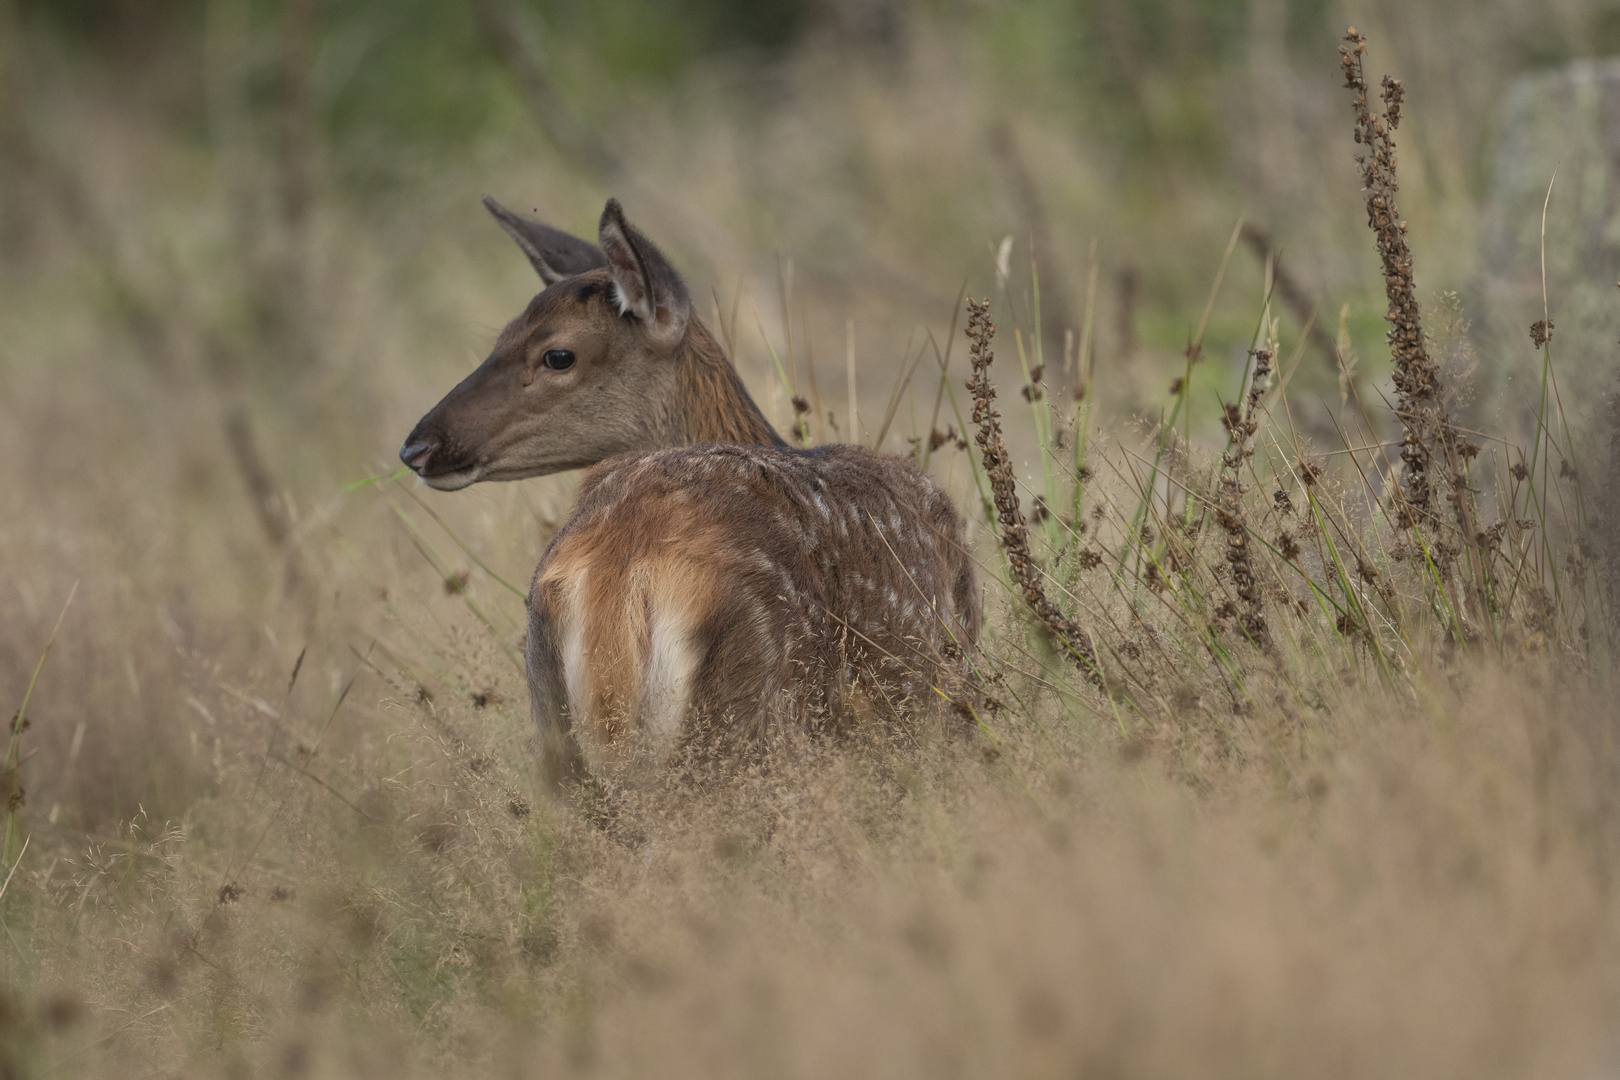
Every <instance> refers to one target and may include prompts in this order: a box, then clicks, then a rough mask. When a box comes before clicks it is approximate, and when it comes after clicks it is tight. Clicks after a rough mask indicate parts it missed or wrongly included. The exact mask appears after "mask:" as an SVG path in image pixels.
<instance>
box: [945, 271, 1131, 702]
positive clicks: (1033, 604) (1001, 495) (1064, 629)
mask: <svg viewBox="0 0 1620 1080" xmlns="http://www.w3.org/2000/svg"><path fill="white" fill-rule="evenodd" d="M967 305H968V322H967V336H968V340H969V341H970V342H972V346H971V349H970V352H969V359H970V362H971V364H972V366H973V375H972V377H971V378H969V379H968V381H967V388H968V392H969V393H971V394H972V395H973V423H974V425H975V426H976V427H977V428H978V431H977V433H976V434H975V435H974V441H975V442H977V443H978V444H979V453H980V455H981V456H982V458H983V459H984V471H985V474H986V475H987V476H988V477H989V479H990V489H991V492H992V493H993V495H994V499H995V508H996V520H997V521H999V522H1000V524H1001V532H1000V534H999V537H998V539H999V540H1000V542H1001V548H1002V550H1003V551H1004V552H1006V555H1007V565H1008V566H1009V567H1011V569H1012V574H1013V580H1014V582H1015V584H1016V586H1017V589H1018V592H1019V595H1021V596H1022V597H1023V599H1024V602H1025V603H1026V604H1028V605H1029V608H1030V610H1031V611H1033V612H1034V613H1035V618H1036V619H1037V620H1039V622H1040V624H1041V626H1042V627H1043V628H1044V629H1045V630H1046V632H1047V633H1048V634H1051V635H1052V636H1053V637H1054V638H1056V639H1057V640H1058V641H1059V642H1060V643H1061V646H1062V648H1063V650H1064V651H1065V652H1067V653H1068V655H1069V657H1070V658H1071V659H1072V660H1073V661H1074V662H1075V663H1076V664H1077V665H1079V667H1080V669H1081V670H1082V671H1083V672H1085V673H1086V677H1087V678H1088V679H1090V680H1091V681H1093V682H1094V683H1099V684H1100V682H1101V677H1102V676H1101V669H1100V668H1098V666H1097V657H1096V653H1095V652H1093V650H1092V647H1091V641H1090V639H1089V638H1088V637H1087V636H1086V632H1085V630H1083V629H1082V628H1081V626H1080V624H1079V623H1077V622H1075V621H1074V620H1073V619H1071V618H1069V617H1068V616H1067V615H1065V614H1063V612H1061V611H1060V610H1058V607H1057V605H1056V604H1054V603H1052V601H1051V598H1050V597H1048V596H1047V595H1046V588H1045V586H1044V585H1042V583H1041V570H1040V567H1039V566H1038V565H1037V564H1036V562H1035V556H1034V554H1033V552H1031V551H1030V547H1029V528H1028V526H1027V525H1026V524H1025V521H1024V511H1023V509H1022V508H1021V507H1020V506H1019V502H1018V477H1017V474H1016V473H1014V472H1013V465H1012V461H1011V459H1009V458H1008V456H1007V446H1006V443H1005V442H1003V441H1002V437H1001V414H1000V413H998V412H996V407H995V399H996V387H995V384H994V383H992V382H991V381H990V365H991V363H992V362H994V360H995V358H996V354H995V352H994V351H993V350H992V349H991V347H990V344H991V341H992V340H993V339H994V338H995V334H996V326H995V323H993V322H991V321H990V301H989V300H988V299H985V300H972V299H970V300H968V302H967Z"/></svg>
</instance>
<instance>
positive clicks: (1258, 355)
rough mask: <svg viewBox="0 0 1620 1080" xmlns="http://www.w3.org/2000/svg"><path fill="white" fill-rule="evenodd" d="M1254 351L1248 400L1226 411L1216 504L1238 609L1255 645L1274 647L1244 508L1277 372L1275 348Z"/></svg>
mask: <svg viewBox="0 0 1620 1080" xmlns="http://www.w3.org/2000/svg"><path fill="white" fill-rule="evenodd" d="M1253 356H1254V374H1253V377H1252V378H1251V379H1250V380H1249V392H1248V393H1247V394H1245V395H1244V397H1243V404H1242V405H1241V406H1239V405H1238V404H1236V403H1230V404H1228V405H1227V406H1226V413H1225V415H1224V416H1223V417H1222V422H1223V423H1225V425H1226V431H1227V434H1228V435H1229V436H1230V438H1229V440H1228V442H1227V446H1226V453H1224V454H1222V455H1221V482H1220V498H1219V502H1218V503H1217V505H1216V507H1215V520H1216V522H1217V523H1219V525H1220V527H1221V531H1222V532H1224V533H1225V534H1226V563H1227V565H1228V566H1230V567H1231V568H1232V586H1233V588H1234V589H1235V590H1236V591H1237V595H1238V600H1239V601H1240V602H1241V603H1242V605H1243V606H1242V609H1241V610H1240V612H1239V613H1238V615H1239V619H1240V621H1241V624H1242V626H1243V631H1244V633H1246V634H1248V635H1249V640H1251V641H1253V642H1254V643H1255V645H1257V646H1259V647H1260V648H1262V649H1270V648H1271V632H1270V629H1269V628H1268V627H1267V626H1266V613H1265V604H1264V594H1263V591H1262V590H1261V588H1260V579H1259V578H1258V577H1257V576H1256V575H1255V572H1254V558H1253V552H1252V551H1251V550H1250V547H1249V527H1248V523H1247V522H1246V521H1245V520H1244V513H1243V478H1242V477H1243V466H1244V464H1245V463H1246V462H1247V461H1248V460H1249V458H1250V457H1251V456H1253V454H1254V447H1253V446H1252V445H1250V443H1249V439H1250V438H1251V437H1252V436H1253V435H1254V433H1255V431H1257V430H1258V429H1259V427H1260V422H1259V421H1258V420H1256V419H1255V414H1256V413H1258V412H1259V410H1260V397H1261V395H1262V394H1264V393H1265V389H1266V379H1267V378H1268V377H1269V376H1270V375H1271V350H1270V349H1256V350H1255V351H1254V353H1253Z"/></svg>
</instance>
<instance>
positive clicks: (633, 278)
mask: <svg viewBox="0 0 1620 1080" xmlns="http://www.w3.org/2000/svg"><path fill="white" fill-rule="evenodd" d="M600 235H601V238H602V251H603V253H604V254H605V255H607V261H608V269H609V270H611V271H613V299H614V302H615V303H617V304H618V306H619V314H620V315H632V316H634V317H635V318H637V319H639V320H640V321H641V324H642V326H643V327H645V328H646V331H647V336H648V337H650V338H652V340H653V341H654V342H656V343H658V344H659V345H662V346H664V347H666V348H670V347H673V346H675V345H677V344H679V343H680V340H681V339H682V338H683V337H685V336H686V325H687V323H688V322H690V321H691V319H692V297H691V296H690V295H689V294H688V293H687V291H686V283H685V282H683V281H682V280H681V275H679V274H677V273H676V272H675V268H674V267H673V266H671V265H669V261H668V260H667V259H665V258H664V255H663V252H661V251H659V250H658V249H657V248H656V247H654V246H653V243H652V241H651V240H648V239H647V238H646V237H645V236H642V235H641V233H639V232H637V231H636V230H635V229H633V228H631V227H630V223H629V222H628V221H626V220H625V219H624V208H623V207H621V206H620V205H619V200H618V199H609V200H608V201H607V207H606V208H605V209H603V211H602V225H601V233H600Z"/></svg>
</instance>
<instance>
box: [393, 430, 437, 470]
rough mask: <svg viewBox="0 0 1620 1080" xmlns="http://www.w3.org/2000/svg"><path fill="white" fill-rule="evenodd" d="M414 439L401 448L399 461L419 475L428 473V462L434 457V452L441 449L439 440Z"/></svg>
mask: <svg viewBox="0 0 1620 1080" xmlns="http://www.w3.org/2000/svg"><path fill="white" fill-rule="evenodd" d="M412 435H413V437H412V438H409V439H406V440H405V445H404V446H402V447H400V448H399V460H401V461H403V462H404V463H405V464H406V465H407V466H409V467H410V468H411V469H413V470H415V471H416V472H417V473H422V472H424V471H426V469H427V465H428V461H429V460H431V459H432V457H433V451H435V450H437V449H438V448H439V441H438V440H437V439H423V438H419V437H415V433H414V432H413V433H412Z"/></svg>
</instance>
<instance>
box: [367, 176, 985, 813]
mask: <svg viewBox="0 0 1620 1080" xmlns="http://www.w3.org/2000/svg"><path fill="white" fill-rule="evenodd" d="M484 204H485V206H486V207H487V208H488V210H489V211H490V213H491V214H493V215H494V217H495V218H496V220H497V221H498V222H499V223H500V225H501V227H502V228H503V229H504V230H505V231H506V233H507V234H508V235H510V236H511V238H512V239H513V240H514V241H516V242H517V245H518V247H519V248H521V249H522V251H523V253H524V254H525V255H526V256H527V257H528V260H529V262H530V263H531V264H532V265H533V267H534V269H535V271H536V272H537V273H538V274H539V276H540V280H541V282H542V284H543V286H544V288H543V289H542V291H541V292H540V293H539V294H538V295H536V296H535V297H534V299H533V300H532V301H530V303H529V304H528V306H527V307H526V308H525V309H524V310H523V312H522V313H521V314H520V315H518V316H517V317H516V318H515V319H513V320H512V321H511V322H510V323H509V324H508V325H507V326H506V327H505V329H503V330H502V331H501V332H500V335H499V337H498V338H497V339H496V341H495V344H494V347H493V349H492V350H491V352H490V353H489V355H488V357H487V358H486V359H485V360H484V361H483V362H482V363H481V364H479V366H478V367H477V368H476V369H475V370H474V371H473V372H472V373H471V374H470V375H468V376H467V377H466V378H465V379H463V380H462V381H461V382H460V383H459V384H458V385H456V386H455V388H454V389H452V390H451V391H450V392H449V393H448V394H446V395H445V397H444V399H443V400H441V401H440V402H439V403H438V404H437V405H435V406H434V407H433V408H432V409H431V410H430V411H429V412H428V413H427V414H426V415H425V416H423V417H422V419H421V421H420V422H419V423H418V424H417V425H416V427H415V428H414V429H413V430H412V431H411V433H410V436H409V437H408V438H407V439H406V440H405V442H404V445H403V446H402V447H401V449H400V452H399V453H400V459H401V460H402V461H403V462H404V463H405V465H407V466H408V467H409V468H410V469H411V470H412V471H414V472H415V473H416V475H417V476H419V477H420V478H421V479H422V480H423V481H425V482H426V484H427V485H428V486H430V487H432V488H435V489H438V490H441V491H454V490H457V489H460V488H465V487H467V486H469V485H471V484H474V483H482V482H487V481H497V480H521V479H525V478H528V477H536V476H545V475H548V474H552V473H558V472H563V471H567V470H577V469H583V470H586V471H585V472H584V473H583V474H582V476H581V477H580V479H579V482H578V485H577V490H576V494H575V505H574V508H573V511H572V513H571V515H570V516H569V517H568V520H567V521H566V522H565V523H564V524H563V525H562V527H561V528H560V529H559V530H558V531H557V532H556V533H555V534H554V536H553V537H552V538H551V540H550V542H549V544H548V545H547V547H546V549H545V552H544V554H543V555H542V557H541V559H540V562H539V565H538V567H537V568H536V569H535V573H534V577H533V579H532V584H531V587H530V591H529V594H528V599H527V609H528V634H527V642H526V645H525V661H526V668H527V676H528V683H529V694H530V708H531V712H532V716H533V721H534V723H535V725H536V728H537V731H538V736H539V750H540V756H541V765H542V773H543V776H544V779H545V782H546V784H547V785H548V787H550V788H551V789H552V790H561V789H562V788H563V787H565V786H566V785H567V784H569V783H571V782H575V781H584V780H596V781H600V782H604V783H612V782H615V781H618V780H622V779H623V778H625V777H629V776H632V775H635V774H636V772H637V770H640V769H646V768H654V769H656V768H658V767H661V766H665V765H667V764H668V763H669V762H670V761H671V760H672V758H673V757H674V755H676V754H677V753H679V752H680V751H681V750H682V749H683V748H685V747H689V746H699V745H701V746H703V747H708V748H716V747H718V748H726V747H731V748H748V747H759V746H762V745H763V744H764V743H765V741H766V740H768V739H769V738H770V737H771V736H772V734H773V733H778V732H782V731H787V730H807V731H816V730H820V728H822V727H833V728H836V727H838V724H839V721H837V720H836V718H837V717H839V716H843V717H845V718H846V719H845V720H844V721H842V723H844V724H846V725H847V724H848V723H849V721H848V720H847V717H849V716H850V715H855V714H857V713H859V712H860V711H861V710H864V712H865V714H867V715H871V714H873V713H878V714H882V715H889V716H897V715H899V714H901V713H902V712H904V711H905V710H908V709H911V710H915V709H926V708H930V707H934V708H946V709H947V711H950V709H949V707H948V706H944V705H941V702H942V701H952V702H954V703H956V707H955V710H954V711H955V712H957V713H958V714H964V715H970V710H969V709H968V708H966V707H965V705H964V703H965V702H966V701H967V700H968V697H967V696H966V695H967V694H968V693H969V691H966V690H964V689H963V688H964V687H966V686H967V685H968V682H967V681H966V680H967V678H968V676H967V672H968V669H969V667H970V666H971V658H972V656H973V654H974V650H975V648H976V645H977V641H978V635H979V622H980V596H979V589H978V585H977V582H976V578H975V574H974V568H973V561H972V559H971V557H970V554H969V550H968V547H967V543H966V538H965V535H964V526H963V521H962V518H961V516H960V515H959V514H958V512H957V510H956V507H955V505H954V504H953V502H952V500H951V498H950V496H949V495H948V494H947V493H946V492H945V491H944V490H943V489H942V488H941V486H940V485H939V484H938V483H937V482H936V481H935V480H934V479H933V478H932V477H930V476H929V475H928V474H927V473H926V472H925V471H924V470H923V469H921V468H920V467H919V466H918V465H917V464H916V463H915V462H914V461H913V460H912V459H911V458H909V457H902V456H899V455H895V454H888V453H882V452H879V451H877V450H874V449H869V448H866V447H863V446H859V445H844V444H828V445H822V446H815V447H793V446H790V445H788V444H787V443H786V442H785V441H784V440H783V439H782V437H781V436H780V435H778V434H777V432H776V430H775V429H774V428H773V427H772V426H771V424H770V423H769V422H768V421H767V420H766V418H765V416H764V414H763V413H762V412H761V411H760V409H759V407H758V406H757V405H756V404H755V403H754V400H753V398H752V397H750V396H749V394H748V391H747V389H746V388H745V386H744V385H743V382H742V379H741V377H740V376H739V375H738V373H737V370H736V369H735V368H734V367H733V366H732V363H731V361H730V360H729V359H728V358H727V356H726V354H725V351H724V350H723V349H722V348H721V346H720V344H719V342H718V341H717V340H716V339H715V337H714V335H713V334H712V333H711V332H710V331H709V330H708V328H707V327H705V326H704V324H703V322H702V321H701V320H700V319H699V318H698V317H697V316H696V315H695V314H694V312H693V304H692V298H691V295H690V293H689V292H688V291H687V287H686V285H685V283H684V282H683V280H682V278H681V276H680V274H678V273H677V272H676V270H675V269H674V267H673V266H671V265H670V263H669V261H668V260H667V259H666V258H665V257H664V255H663V254H662V253H661V252H660V251H659V249H658V248H657V247H655V246H654V245H653V244H652V242H651V241H649V240H648V239H647V238H646V237H645V236H644V235H643V234H642V233H641V232H639V231H638V230H636V229H635V228H633V227H632V226H631V225H630V223H629V222H628V221H627V220H626V219H625V216H624V211H623V209H622V207H621V206H620V205H619V203H618V201H617V200H613V199H610V200H609V201H608V202H607V205H606V207H605V208H604V210H603V212H602V217H601V221H600V224H599V227H598V243H596V244H592V243H590V242H589V241H587V240H583V239H580V238H579V237H576V236H573V235H570V234H569V233H566V232H563V231H561V230H559V229H556V228H553V227H551V226H548V225H544V224H541V223H540V222H538V221H534V220H531V219H529V218H525V217H522V216H520V215H517V214H514V213H512V212H511V211H509V210H507V209H506V208H505V207H504V206H502V205H500V204H499V203H498V202H496V201H495V200H494V199H492V198H489V197H486V198H485V199H484ZM829 718H833V719H829Z"/></svg>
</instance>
